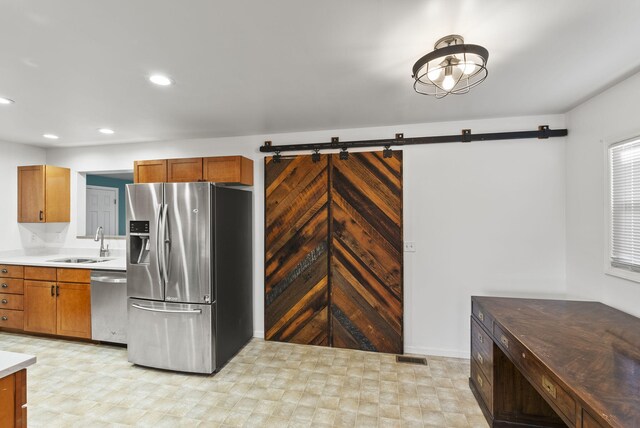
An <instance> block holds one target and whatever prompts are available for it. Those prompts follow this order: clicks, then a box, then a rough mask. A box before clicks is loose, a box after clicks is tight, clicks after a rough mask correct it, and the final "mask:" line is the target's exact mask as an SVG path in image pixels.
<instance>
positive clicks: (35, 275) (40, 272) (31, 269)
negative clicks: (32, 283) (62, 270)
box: [24, 266, 56, 281]
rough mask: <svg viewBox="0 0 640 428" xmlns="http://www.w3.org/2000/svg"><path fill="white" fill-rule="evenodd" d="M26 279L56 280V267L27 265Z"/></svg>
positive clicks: (25, 268) (25, 270)
mask: <svg viewBox="0 0 640 428" xmlns="http://www.w3.org/2000/svg"><path fill="white" fill-rule="evenodd" d="M24 279H35V280H36V281H55V280H56V268H49V267H39V266H25V267H24Z"/></svg>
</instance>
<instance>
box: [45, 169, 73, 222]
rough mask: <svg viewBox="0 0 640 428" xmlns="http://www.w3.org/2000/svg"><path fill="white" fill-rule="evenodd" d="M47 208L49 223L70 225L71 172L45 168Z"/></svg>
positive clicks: (46, 214) (46, 217)
mask: <svg viewBox="0 0 640 428" xmlns="http://www.w3.org/2000/svg"><path fill="white" fill-rule="evenodd" d="M44 199H45V208H44V220H45V221H46V222H47V223H68V222H69V221H70V219H71V170H69V168H60V167H58V166H51V165H47V166H45V192H44Z"/></svg>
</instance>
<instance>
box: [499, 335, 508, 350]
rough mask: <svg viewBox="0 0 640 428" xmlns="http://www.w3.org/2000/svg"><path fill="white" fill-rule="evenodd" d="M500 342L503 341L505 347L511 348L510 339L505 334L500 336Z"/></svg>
mask: <svg viewBox="0 0 640 428" xmlns="http://www.w3.org/2000/svg"><path fill="white" fill-rule="evenodd" d="M500 342H502V344H503V345H504V347H505V348H507V349H509V339H507V338H506V337H505V335H504V334H503V335H502V336H500Z"/></svg>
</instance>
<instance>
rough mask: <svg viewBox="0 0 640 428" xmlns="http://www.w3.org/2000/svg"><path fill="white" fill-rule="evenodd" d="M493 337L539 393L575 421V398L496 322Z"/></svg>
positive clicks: (569, 419) (567, 417) (570, 419)
mask: <svg viewBox="0 0 640 428" xmlns="http://www.w3.org/2000/svg"><path fill="white" fill-rule="evenodd" d="M493 334H494V337H495V339H496V341H497V343H499V345H500V346H501V347H502V348H503V349H504V350H505V351H506V352H507V354H509V356H510V358H511V360H512V361H513V362H514V363H515V364H516V366H518V367H519V368H520V369H521V371H522V374H523V375H524V376H525V377H527V378H528V379H529V380H530V381H531V383H532V385H533V386H534V387H535V388H536V389H537V390H538V391H540V395H542V396H543V397H544V399H545V400H546V401H547V402H548V403H549V404H551V406H552V407H555V408H556V409H558V410H560V412H561V413H562V414H563V415H564V416H565V418H566V419H567V420H568V421H572V422H571V423H572V424H573V423H575V422H574V421H575V418H576V402H575V400H574V399H573V398H572V397H571V396H570V395H569V394H568V393H567V392H566V391H565V390H564V389H563V388H562V387H561V386H560V385H558V383H557V382H556V381H555V380H554V379H553V377H552V376H551V375H550V374H549V373H548V371H547V369H546V368H544V366H543V365H542V363H540V362H539V361H538V360H537V359H536V358H535V357H534V356H533V355H532V354H531V352H530V351H529V350H528V349H527V348H525V347H524V346H523V345H522V344H521V343H520V342H519V341H518V340H516V338H515V337H514V336H512V335H511V334H510V333H508V332H506V331H504V330H503V329H502V328H501V327H500V326H499V325H498V324H495V325H494V332H493Z"/></svg>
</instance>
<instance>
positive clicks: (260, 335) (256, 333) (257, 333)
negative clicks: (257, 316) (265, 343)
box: [253, 330, 264, 339]
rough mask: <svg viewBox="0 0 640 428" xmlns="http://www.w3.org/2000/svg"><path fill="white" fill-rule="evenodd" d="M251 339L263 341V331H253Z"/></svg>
mask: <svg viewBox="0 0 640 428" xmlns="http://www.w3.org/2000/svg"><path fill="white" fill-rule="evenodd" d="M253 337H255V338H257V339H264V331H263V330H254V331H253Z"/></svg>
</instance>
